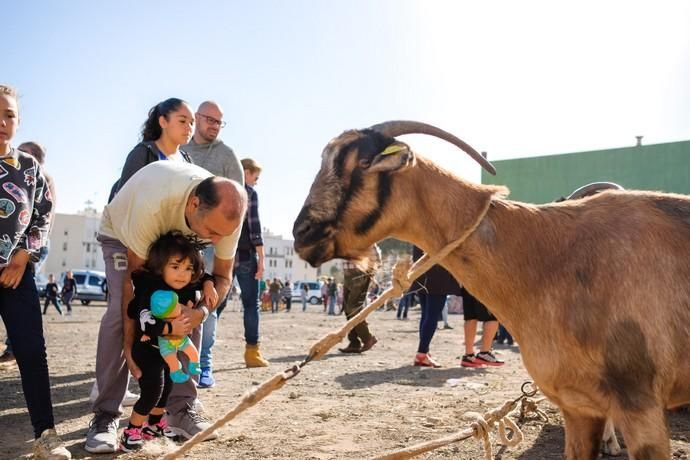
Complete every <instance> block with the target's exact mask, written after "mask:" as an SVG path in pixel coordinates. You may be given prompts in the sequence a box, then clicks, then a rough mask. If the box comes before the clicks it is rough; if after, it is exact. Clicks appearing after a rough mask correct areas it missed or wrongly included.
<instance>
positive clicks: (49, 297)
mask: <svg viewBox="0 0 690 460" xmlns="http://www.w3.org/2000/svg"><path fill="white" fill-rule="evenodd" d="M51 303H52V304H53V305H55V309H56V310H57V311H58V313H59V314H60V316H62V309H61V308H60V301H59V300H58V285H57V283H56V282H55V277H54V276H53V274H52V273H51V274H50V275H48V283H47V284H46V301H45V303H44V304H43V314H44V315H45V314H46V313H47V312H48V305H50V304H51Z"/></svg>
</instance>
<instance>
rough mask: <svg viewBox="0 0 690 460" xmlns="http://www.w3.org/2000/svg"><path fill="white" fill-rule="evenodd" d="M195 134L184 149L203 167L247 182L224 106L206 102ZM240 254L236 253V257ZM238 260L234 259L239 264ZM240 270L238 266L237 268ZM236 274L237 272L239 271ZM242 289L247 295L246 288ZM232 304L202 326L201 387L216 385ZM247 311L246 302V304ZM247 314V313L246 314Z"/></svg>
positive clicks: (207, 254)
mask: <svg viewBox="0 0 690 460" xmlns="http://www.w3.org/2000/svg"><path fill="white" fill-rule="evenodd" d="M194 120H195V124H194V135H193V136H192V138H191V139H190V140H189V142H188V143H187V144H186V145H184V147H183V148H184V150H185V151H186V152H187V153H189V156H190V157H191V158H192V161H193V162H194V164H196V165H197V166H201V167H202V168H204V169H205V170H206V171H208V172H210V173H211V174H213V175H214V176H219V177H225V178H227V179H231V180H234V181H236V182H237V183H239V184H240V185H245V182H244V172H243V170H242V165H241V164H240V161H239V160H238V159H237V156H236V155H235V152H234V151H233V150H232V149H231V148H230V147H229V146H228V145H226V144H225V142H223V141H222V140H221V139H220V137H219V135H220V130H221V129H223V128H224V127H225V125H226V122H225V121H224V120H223V109H222V108H221V106H220V105H219V104H217V103H216V102H213V101H204V102H202V103H201V104H199V107H198V108H197V110H196V113H195V114H194ZM213 257H214V250H213V247H210V246H209V247H207V248H205V249H204V261H205V263H206V267H211V266H213ZM235 257H236V256H235ZM236 263H237V260H234V261H233V264H236ZM235 270H236V268H235ZM235 273H236V272H235ZM240 289H242V293H243V294H242V295H243V296H244V290H245V288H244V287H242V286H240ZM227 303H228V297H225V298H223V299H220V300H219V303H218V308H216V309H215V310H214V311H213V312H211V314H210V315H209V316H208V318H207V319H206V321H204V324H203V327H202V329H201V334H202V336H201V349H200V351H199V354H200V356H201V375H200V376H199V388H211V387H213V386H214V385H215V384H216V379H215V377H214V376H213V346H214V345H215V343H216V336H217V329H218V318H219V316H220V314H221V313H222V311H223V310H224V309H225V306H226V305H227ZM243 310H244V305H243ZM245 316H246V313H245Z"/></svg>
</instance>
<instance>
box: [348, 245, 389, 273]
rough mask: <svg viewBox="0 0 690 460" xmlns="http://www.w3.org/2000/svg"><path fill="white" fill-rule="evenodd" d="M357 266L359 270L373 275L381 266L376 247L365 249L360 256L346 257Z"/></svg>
mask: <svg viewBox="0 0 690 460" xmlns="http://www.w3.org/2000/svg"><path fill="white" fill-rule="evenodd" d="M344 259H347V260H349V261H350V262H352V263H353V264H355V265H356V266H357V269H359V270H361V271H363V272H367V273H373V272H375V271H376V270H378V269H379V267H380V266H381V258H380V256H379V254H378V251H377V250H376V247H375V246H371V247H369V248H368V249H365V250H364V251H362V252H361V253H360V254H357V255H350V256H347V257H344Z"/></svg>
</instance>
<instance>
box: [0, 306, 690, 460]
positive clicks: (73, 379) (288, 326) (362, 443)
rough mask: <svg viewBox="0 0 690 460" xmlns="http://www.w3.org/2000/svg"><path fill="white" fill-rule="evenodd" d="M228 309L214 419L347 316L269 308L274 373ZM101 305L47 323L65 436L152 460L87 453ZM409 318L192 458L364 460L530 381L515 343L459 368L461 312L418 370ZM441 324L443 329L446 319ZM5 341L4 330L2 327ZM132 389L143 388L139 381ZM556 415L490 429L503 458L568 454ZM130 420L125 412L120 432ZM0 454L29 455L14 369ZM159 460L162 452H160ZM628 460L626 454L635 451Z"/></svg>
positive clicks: (680, 446)
mask: <svg viewBox="0 0 690 460" xmlns="http://www.w3.org/2000/svg"><path fill="white" fill-rule="evenodd" d="M230 310H231V311H227V312H226V313H224V316H223V318H222V319H221V322H220V324H219V325H220V338H219V342H218V343H217V344H216V348H215V350H214V351H215V360H216V371H215V375H216V379H217V381H218V383H217V385H216V386H215V387H214V388H212V389H206V390H200V391H199V394H200V398H201V400H202V402H203V404H204V406H205V407H206V412H205V414H206V415H207V416H208V417H209V418H218V417H220V416H222V415H224V414H225V413H226V412H227V411H228V410H229V409H230V408H232V407H233V406H234V405H235V404H236V403H237V402H238V401H239V399H240V398H241V396H242V395H243V393H244V392H245V391H247V390H248V389H251V388H252V386H255V385H258V384H259V383H261V382H263V381H264V380H266V379H268V378H270V377H271V376H273V375H275V374H276V373H278V372H280V371H282V370H285V369H287V368H288V367H290V366H291V365H292V364H295V363H296V362H299V361H301V360H302V359H303V358H304V357H305V354H306V352H307V350H308V349H309V347H310V345H311V344H313V343H314V342H315V341H316V340H317V339H319V338H320V337H321V336H323V335H324V334H325V333H326V332H328V331H330V330H332V329H335V328H336V327H339V326H340V325H342V323H343V322H344V317H343V316H336V317H328V316H325V315H324V314H323V313H322V307H321V306H310V307H309V308H308V311H307V312H306V313H303V312H302V311H301V306H297V307H296V308H293V311H292V312H290V313H285V312H281V313H277V314H271V313H263V315H262V319H261V331H262V336H263V343H262V348H263V350H264V354H265V356H266V357H267V358H268V359H269V360H270V361H271V366H270V367H268V368H262V369H246V368H244V365H243V360H242V352H243V347H244V342H243V339H242V337H243V333H242V321H241V313H240V312H239V311H238V308H237V305H234V306H233V307H231V308H230ZM103 312H104V306H103V304H96V305H91V306H89V307H81V306H80V307H77V308H76V311H75V315H74V316H72V317H69V318H68V317H58V316H57V315H56V313H55V312H54V311H50V312H49V314H48V315H47V317H45V330H46V337H47V343H48V362H49V366H50V372H51V381H52V386H53V403H54V406H55V418H56V421H57V422H58V425H57V429H58V432H59V433H60V434H61V435H62V436H63V438H64V440H65V441H66V443H67V446H68V448H69V449H70V451H71V452H72V455H73V458H80V459H81V458H101V459H111V458H142V457H146V456H145V455H142V454H138V455H136V456H134V455H124V454H117V455H97V456H93V455H90V454H88V453H87V452H86V451H84V450H83V443H84V438H85V435H86V430H87V427H88V423H89V420H90V417H91V414H90V405H89V401H88V395H89V391H90V389H91V385H92V383H93V380H94V361H95V349H96V345H95V344H96V337H97V331H98V321H99V319H100V317H101V316H102V314H103ZM410 313H411V315H410V316H411V318H410V320H409V321H398V320H396V319H395V314H394V312H392V311H385V312H384V311H378V312H376V313H374V314H373V315H372V316H371V321H370V323H371V326H372V330H373V332H374V333H375V335H376V336H377V337H378V339H379V343H378V344H377V345H376V346H375V347H374V348H373V349H372V350H371V351H369V352H367V353H365V354H362V355H349V356H346V355H343V354H341V353H339V352H338V351H337V350H332V351H331V352H330V353H329V354H328V355H326V356H325V357H324V359H322V360H321V361H318V362H314V363H311V364H309V365H307V366H306V367H304V369H303V370H302V372H301V373H300V374H299V375H298V376H296V377H295V378H294V379H292V380H291V381H289V382H288V383H287V384H286V385H285V386H284V387H283V388H282V389H280V390H278V391H276V392H275V393H273V394H271V395H270V396H269V397H268V398H266V399H265V400H264V401H262V402H260V403H259V404H258V405H257V406H255V407H253V408H251V409H250V410H249V411H248V412H244V413H243V414H241V415H240V416H239V417H238V418H236V419H235V420H234V421H232V422H231V424H229V425H226V426H225V427H224V428H222V429H221V430H220V437H219V438H218V440H215V441H209V442H204V443H202V444H201V445H198V446H196V448H195V449H194V450H193V451H192V452H191V454H190V455H188V456H187V457H186V458H194V459H208V460H210V459H230V458H236V459H248V460H249V459H267V458H275V459H278V458H281V459H283V458H284V459H288V458H289V459H340V458H343V459H345V458H346V459H363V458H373V457H376V456H378V455H383V454H386V453H389V452H392V451H394V450H396V449H400V448H403V447H409V446H412V445H414V444H417V443H420V442H424V441H429V440H433V439H436V438H439V437H442V436H446V435H449V434H451V433H454V432H457V431H461V430H463V429H465V428H467V427H469V425H470V422H469V421H467V420H465V419H463V414H464V413H466V412H468V411H474V412H482V413H483V412H486V411H487V410H489V409H493V408H495V407H499V406H500V405H501V404H502V403H503V402H505V401H506V400H508V399H513V398H515V397H517V396H519V395H520V385H521V384H522V383H523V382H524V381H525V380H529V376H528V375H527V373H526V371H525V370H524V368H523V367H522V365H521V360H520V354H519V349H518V348H517V347H507V346H504V347H497V351H498V352H499V356H500V357H501V358H503V359H504V360H505V361H506V365H505V366H504V367H502V368H493V369H464V368H461V367H459V356H460V355H461V353H462V352H461V350H462V344H463V334H462V318H461V317H460V316H457V315H451V323H452V324H453V326H455V329H454V330H439V331H438V332H437V334H436V336H435V337H434V340H433V342H432V353H433V354H434V356H435V357H436V358H437V359H438V360H439V361H441V362H442V363H443V364H444V365H445V367H444V368H442V369H426V368H418V367H413V366H412V358H413V356H414V352H415V350H416V346H417V339H418V334H417V327H418V320H419V310H418V309H414V310H411V312H410ZM441 324H442V323H441ZM0 336H2V337H4V330H2V327H1V326H0ZM131 388H132V389H133V390H136V383H132V385H131ZM541 406H542V408H543V409H544V410H545V412H546V413H547V414H548V416H549V421H548V422H546V423H544V422H542V421H540V420H538V419H537V418H531V419H528V420H527V421H526V422H524V423H522V424H521V428H522V430H523V432H524V434H525V440H524V441H523V442H522V443H521V444H520V445H518V446H516V447H510V448H508V447H503V446H500V445H498V444H497V443H496V439H497V438H496V435H495V433H494V434H492V441H493V442H492V445H493V449H494V457H495V458H497V459H512V458H520V459H556V458H562V452H563V445H564V433H563V427H562V420H561V418H560V416H559V414H558V411H557V410H555V409H554V407H553V406H551V405H550V404H549V403H548V402H544V403H541ZM125 423H126V415H125V416H124V417H123V419H122V420H121V426H123V425H124V424H125ZM669 425H670V431H671V443H672V452H673V458H675V459H687V458H688V455H689V454H690V414H689V413H688V412H677V413H670V414H669ZM0 433H1V436H0V458H2V459H5V458H8V459H9V458H23V457H30V451H31V442H32V439H31V438H32V431H31V427H30V424H29V418H28V415H27V413H26V409H25V403H24V399H23V394H22V389H21V384H20V381H19V374H18V371H17V369H16V367H9V368H8V367H5V368H1V369H0ZM149 457H153V456H152V455H150V456H149ZM419 458H426V459H450V458H453V459H480V458H483V451H482V448H481V444H480V443H479V442H477V441H476V440H473V439H469V440H466V441H464V442H461V443H456V444H453V445H450V446H446V447H443V448H441V449H438V450H436V451H434V452H432V453H428V454H425V455H422V456H421V457H419ZM619 458H626V457H625V456H622V457H619Z"/></svg>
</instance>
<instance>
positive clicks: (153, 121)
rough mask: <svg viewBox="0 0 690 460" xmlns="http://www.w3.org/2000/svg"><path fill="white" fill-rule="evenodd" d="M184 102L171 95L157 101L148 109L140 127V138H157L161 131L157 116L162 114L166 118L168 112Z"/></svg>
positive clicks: (153, 139)
mask: <svg viewBox="0 0 690 460" xmlns="http://www.w3.org/2000/svg"><path fill="white" fill-rule="evenodd" d="M186 103H187V102H185V101H183V100H182V99H178V98H176V97H171V98H170V99H166V100H164V101H163V102H159V103H158V104H156V105H154V106H153V107H151V110H149V117H148V118H147V119H146V121H145V122H144V124H143V126H142V127H141V140H143V141H155V140H158V138H160V137H161V134H162V132H163V130H162V129H161V125H160V123H159V122H158V117H160V116H164V117H165V119H166V120H168V115H169V114H170V112H174V111H175V110H177V109H179V108H180V106H181V105H182V104H186Z"/></svg>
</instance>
